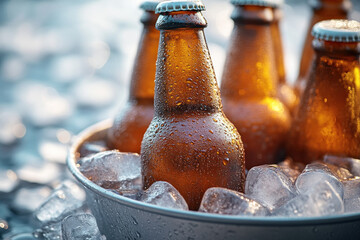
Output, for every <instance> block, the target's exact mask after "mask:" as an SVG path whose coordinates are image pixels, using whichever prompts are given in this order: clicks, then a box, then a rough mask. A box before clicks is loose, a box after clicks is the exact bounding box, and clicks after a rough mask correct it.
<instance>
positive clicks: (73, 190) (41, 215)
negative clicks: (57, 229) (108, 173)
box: [34, 181, 85, 224]
mask: <svg viewBox="0 0 360 240" xmlns="http://www.w3.org/2000/svg"><path fill="white" fill-rule="evenodd" d="M84 201H85V192H84V190H83V189H81V188H80V187H79V186H78V185H77V184H75V183H72V182H70V181H67V182H64V183H63V184H62V185H61V186H60V187H58V188H57V189H55V190H54V191H53V192H52V194H51V195H50V196H49V198H48V199H46V201H45V202H44V203H43V204H42V205H41V206H40V207H39V208H38V209H37V210H36V211H35V212H34V217H35V219H36V220H37V221H39V222H40V223H41V224H45V223H48V222H58V221H60V220H62V219H63V218H64V217H65V216H67V214H69V213H71V212H73V211H74V210H76V209H79V208H80V207H82V206H83V204H84Z"/></svg>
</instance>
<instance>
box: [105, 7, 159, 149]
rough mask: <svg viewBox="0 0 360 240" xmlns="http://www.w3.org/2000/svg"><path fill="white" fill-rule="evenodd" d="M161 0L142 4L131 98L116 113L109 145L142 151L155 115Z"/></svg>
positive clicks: (109, 132) (110, 130) (110, 131)
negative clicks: (140, 29)
mask: <svg viewBox="0 0 360 240" xmlns="http://www.w3.org/2000/svg"><path fill="white" fill-rule="evenodd" d="M159 2H160V1H145V2H143V3H142V5H141V6H140V7H141V8H142V9H143V10H144V13H143V15H142V17H141V22H142V23H143V25H144V27H143V31H142V35H141V39H140V43H139V46H138V50H137V56H136V59H135V63H134V67H133V71H132V77H131V86H130V94H129V100H128V102H127V104H126V106H125V108H124V109H123V110H122V111H121V112H120V113H118V114H117V116H116V117H115V120H114V123H113V126H112V127H111V128H110V129H109V131H108V134H107V140H108V145H109V146H110V147H111V148H116V149H118V150H119V151H122V152H136V153H140V147H141V140H142V138H143V136H144V133H145V131H146V129H147V128H148V126H149V124H150V122H151V120H152V118H153V116H154V88H155V71H156V58H157V49H158V45H159V36H160V33H159V31H158V30H157V29H156V28H155V23H156V20H157V18H158V14H155V8H156V6H157V4H158V3H159Z"/></svg>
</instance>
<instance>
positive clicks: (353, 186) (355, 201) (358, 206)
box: [343, 177, 360, 212]
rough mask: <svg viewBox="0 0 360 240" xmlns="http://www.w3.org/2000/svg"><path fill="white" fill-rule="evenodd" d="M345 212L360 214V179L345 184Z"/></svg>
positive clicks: (356, 178)
mask: <svg viewBox="0 0 360 240" xmlns="http://www.w3.org/2000/svg"><path fill="white" fill-rule="evenodd" d="M343 185H344V205H345V212H360V177H355V178H353V179H349V180H347V181H344V182H343Z"/></svg>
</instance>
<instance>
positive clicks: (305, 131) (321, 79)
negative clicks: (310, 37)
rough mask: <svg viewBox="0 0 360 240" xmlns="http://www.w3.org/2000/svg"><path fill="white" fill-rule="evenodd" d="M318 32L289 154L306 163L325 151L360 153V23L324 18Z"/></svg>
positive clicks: (347, 153)
mask: <svg viewBox="0 0 360 240" xmlns="http://www.w3.org/2000/svg"><path fill="white" fill-rule="evenodd" d="M313 34H314V36H315V37H314V38H315V40H314V42H313V47H314V49H315V53H316V55H315V59H314V63H313V67H312V69H311V72H310V77H309V82H308V85H307V87H306V89H305V91H304V95H303V98H302V100H301V102H300V105H299V110H298V114H297V115H296V116H295V119H294V121H293V124H292V129H291V133H290V137H289V146H288V148H289V154H290V156H291V157H292V158H293V159H294V160H295V161H299V162H303V163H311V162H313V161H315V160H318V159H322V158H323V156H324V155H325V154H332V155H337V156H346V157H353V158H359V157H360V71H359V67H360V64H359V55H360V53H359V49H360V48H359V46H360V45H359V39H360V37H359V36H360V23H358V22H356V21H346V20H342V21H341V20H331V21H323V22H320V23H318V24H317V25H315V26H314V28H313ZM324 39H327V40H324Z"/></svg>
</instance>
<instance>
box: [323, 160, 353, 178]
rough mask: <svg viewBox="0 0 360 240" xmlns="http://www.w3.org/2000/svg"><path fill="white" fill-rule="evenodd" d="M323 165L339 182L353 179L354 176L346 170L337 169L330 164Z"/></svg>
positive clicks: (337, 167)
mask: <svg viewBox="0 0 360 240" xmlns="http://www.w3.org/2000/svg"><path fill="white" fill-rule="evenodd" d="M325 164H326V166H327V167H328V168H329V169H330V171H331V172H332V173H333V174H334V176H335V177H337V178H338V179H339V180H340V181H344V180H347V179H350V178H353V177H354V175H352V174H351V173H350V171H349V170H348V169H346V168H343V167H339V166H336V165H334V164H331V163H325Z"/></svg>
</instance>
